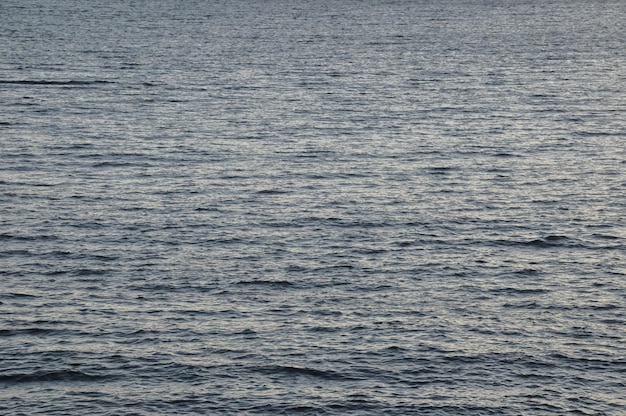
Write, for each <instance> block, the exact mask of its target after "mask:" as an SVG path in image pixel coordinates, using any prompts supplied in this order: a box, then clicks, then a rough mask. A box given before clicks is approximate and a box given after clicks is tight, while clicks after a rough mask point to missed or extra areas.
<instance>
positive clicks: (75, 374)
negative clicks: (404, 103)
mask: <svg viewBox="0 0 626 416" xmlns="http://www.w3.org/2000/svg"><path fill="white" fill-rule="evenodd" d="M104 378H106V377H105V376H100V375H93V374H87V373H84V372H82V371H76V370H61V371H36V372H34V373H17V374H1V375H0V383H37V382H47V381H68V382H72V381H100V380H102V379H104Z"/></svg>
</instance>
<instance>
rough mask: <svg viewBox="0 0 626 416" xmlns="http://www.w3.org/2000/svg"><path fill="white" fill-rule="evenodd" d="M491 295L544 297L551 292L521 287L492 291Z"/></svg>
mask: <svg viewBox="0 0 626 416" xmlns="http://www.w3.org/2000/svg"><path fill="white" fill-rule="evenodd" d="M489 292H490V293H495V294H504V295H510V296H529V295H543V294H546V293H549V292H550V291H549V290H547V289H542V288H520V287H503V288H497V289H490V290H489Z"/></svg>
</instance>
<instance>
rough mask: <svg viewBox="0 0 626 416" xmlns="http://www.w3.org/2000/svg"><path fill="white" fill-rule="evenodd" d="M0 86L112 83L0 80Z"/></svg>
mask: <svg viewBox="0 0 626 416" xmlns="http://www.w3.org/2000/svg"><path fill="white" fill-rule="evenodd" d="M1 84H13V85H61V86H74V85H77V86H84V85H99V84H114V82H113V81H105V80H91V81H90V80H68V81H58V80H0V85H1Z"/></svg>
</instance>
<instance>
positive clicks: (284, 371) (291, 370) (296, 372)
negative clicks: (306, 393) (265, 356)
mask: <svg viewBox="0 0 626 416" xmlns="http://www.w3.org/2000/svg"><path fill="white" fill-rule="evenodd" d="M257 371H259V372H261V373H265V374H278V375H287V376H304V377H315V378H321V379H324V380H350V379H353V377H349V376H347V375H345V374H341V373H338V372H336V371H332V370H317V369H315V368H309V367H292V366H288V365H287V366H283V365H273V366H267V367H258V368H257Z"/></svg>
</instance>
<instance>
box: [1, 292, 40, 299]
mask: <svg viewBox="0 0 626 416" xmlns="http://www.w3.org/2000/svg"><path fill="white" fill-rule="evenodd" d="M38 297H39V296H37V295H31V294H29V293H17V292H11V293H0V298H3V299H24V298H26V299H29V298H30V299H33V298H38Z"/></svg>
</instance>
